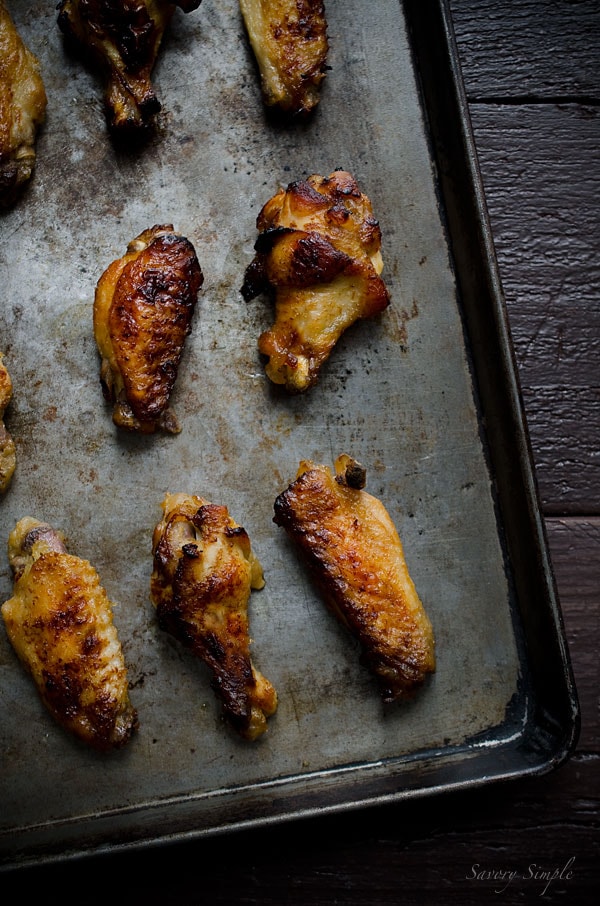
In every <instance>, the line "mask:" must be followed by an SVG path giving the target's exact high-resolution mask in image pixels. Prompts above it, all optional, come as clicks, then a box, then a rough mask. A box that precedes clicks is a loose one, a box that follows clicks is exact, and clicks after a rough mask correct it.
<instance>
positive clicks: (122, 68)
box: [58, 0, 201, 133]
mask: <svg viewBox="0 0 600 906" xmlns="http://www.w3.org/2000/svg"><path fill="white" fill-rule="evenodd" d="M200 3H201V0H174V2H172V3H170V2H166V0H61V2H60V3H59V5H58V10H59V14H58V26H59V28H60V30H61V31H62V32H63V34H64V35H65V36H66V37H67V38H68V39H70V40H71V41H72V42H73V43H74V44H75V45H76V46H78V47H79V49H80V50H81V51H82V52H83V53H84V54H86V55H91V58H92V60H93V61H94V63H95V64H96V66H97V67H98V68H99V69H100V70H101V71H102V73H103V74H104V77H105V91H104V100H105V105H106V112H107V118H108V123H109V127H110V129H112V130H114V131H115V132H117V133H120V132H123V131H132V130H133V131H137V130H139V129H141V128H144V127H146V126H148V124H149V123H150V122H151V120H152V118H153V116H154V114H156V113H157V112H158V111H159V110H160V107H161V105H160V101H159V100H158V98H157V96H156V93H155V91H154V88H153V86H152V82H151V76H152V71H153V69H154V64H155V62H156V58H157V56H158V52H159V50H160V46H161V44H162V40H163V37H164V33H165V30H166V29H167V27H168V25H169V23H170V21H171V19H172V17H173V13H174V12H175V8H176V7H177V6H179V7H180V8H181V9H182V10H183V11H184V12H186V13H187V12H191V11H192V10H194V9H197V8H198V6H200Z"/></svg>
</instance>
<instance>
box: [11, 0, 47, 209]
mask: <svg viewBox="0 0 600 906" xmlns="http://www.w3.org/2000/svg"><path fill="white" fill-rule="evenodd" d="M46 103H47V99H46V90H45V88H44V83H43V80H42V76H41V73H40V65H39V62H38V60H37V58H36V57H35V56H34V55H33V54H32V53H31V51H30V50H28V48H27V47H26V46H25V44H24V43H23V41H22V39H21V37H20V35H19V33H18V32H17V30H16V28H15V25H14V22H13V20H12V18H11V16H10V14H9V12H8V10H7V9H6V6H5V5H4V3H3V0H0V207H8V206H9V205H11V204H13V202H14V201H15V199H16V197H17V195H18V193H19V191H20V189H21V188H22V187H23V186H24V184H25V183H27V182H28V180H29V179H30V178H31V175H32V173H33V169H34V166H35V141H36V137H37V131H38V128H39V127H40V126H41V124H42V123H43V122H44V119H45V117H46Z"/></svg>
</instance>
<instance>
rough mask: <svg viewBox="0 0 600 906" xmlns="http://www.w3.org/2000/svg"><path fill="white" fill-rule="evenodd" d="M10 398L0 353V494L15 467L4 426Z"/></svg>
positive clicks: (7, 376)
mask: <svg viewBox="0 0 600 906" xmlns="http://www.w3.org/2000/svg"><path fill="white" fill-rule="evenodd" d="M11 398H12V381H11V379H10V374H9V373H8V370H7V368H6V365H5V364H4V362H3V361H2V353H0V494H3V493H4V492H5V491H6V489H7V488H8V486H9V484H10V481H11V478H12V477H13V473H14V471H15V466H16V452H15V442H14V441H13V439H12V437H11V436H10V434H9V433H8V431H7V430H6V427H5V425H4V413H5V411H6V408H7V406H8V404H9V403H10V401H11Z"/></svg>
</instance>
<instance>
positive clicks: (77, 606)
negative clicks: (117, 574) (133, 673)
mask: <svg viewBox="0 0 600 906" xmlns="http://www.w3.org/2000/svg"><path fill="white" fill-rule="evenodd" d="M8 557H9V562H10V565H11V568H12V571H13V575H14V591H13V596H12V598H10V599H9V600H8V601H5V603H4V604H3V605H2V616H3V618H4V623H5V626H6V631H7V633H8V637H9V639H10V641H11V644H12V646H13V648H14V649H15V651H16V653H17V655H18V657H19V659H20V660H21V662H22V663H23V665H24V666H25V668H26V669H27V671H28V672H29V673H30V674H31V676H32V678H33V680H34V682H35V685H36V687H37V689H38V692H39V694H40V696H41V699H42V701H43V702H44V704H45V706H46V707H47V708H48V710H49V711H50V713H51V714H52V716H53V717H54V718H55V720H56V721H57V722H58V723H59V724H60V725H61V726H62V727H63V728H64V729H65V730H67V731H68V732H70V733H72V734H73V735H74V736H76V737H77V738H78V739H80V740H81V741H83V742H84V743H86V744H88V745H90V746H92V747H93V748H95V749H98V750H100V751H108V750H111V749H115V748H120V747H121V746H123V745H125V743H126V742H127V741H128V739H129V738H130V737H131V735H132V733H133V732H134V730H135V729H136V727H137V714H136V711H135V709H134V708H133V707H132V705H131V702H130V700H129V690H128V684H127V671H126V667H125V662H124V658H123V652H122V649H121V644H120V641H119V637H118V634H117V629H116V627H115V625H114V623H113V616H112V605H111V602H110V601H109V600H108V598H107V596H106V592H105V590H104V589H103V588H102V586H101V585H100V580H99V577H98V574H97V573H96V571H95V569H94V568H93V566H92V565H91V564H90V563H89V562H88V561H87V560H82V559H80V558H79V557H76V556H74V555H72V554H69V553H68V552H67V549H66V547H65V544H64V540H63V536H62V534H61V533H60V532H57V531H55V530H54V529H53V528H52V527H51V526H49V525H47V524H46V523H43V522H39V521H38V520H37V519H33V518H31V517H25V518H24V519H21V520H20V521H19V522H18V523H17V525H16V527H15V528H14V529H13V531H12V532H11V534H10V536H9V539H8Z"/></svg>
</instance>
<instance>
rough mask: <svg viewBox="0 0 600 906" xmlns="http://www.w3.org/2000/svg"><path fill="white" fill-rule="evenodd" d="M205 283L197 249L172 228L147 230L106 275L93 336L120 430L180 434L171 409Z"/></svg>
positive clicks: (97, 297) (99, 293)
mask: <svg viewBox="0 0 600 906" xmlns="http://www.w3.org/2000/svg"><path fill="white" fill-rule="evenodd" d="M203 280H204V277H203V274H202V271H201V268H200V265H199V263H198V259H197V257H196V252H195V251H194V247H193V246H192V244H191V242H189V241H188V240H187V239H185V238H184V237H183V236H180V235H179V234H177V233H174V232H173V227H172V225H171V224H167V225H166V226H154V227H152V228H151V229H149V230H145V231H144V232H143V233H141V234H140V235H139V236H138V237H137V238H136V239H134V240H133V241H132V242H130V243H129V246H128V247H127V253H126V254H125V255H124V256H123V257H122V258H119V259H117V260H116V261H113V263H112V264H111V265H110V266H109V267H108V268H107V269H106V270H105V271H104V273H103V274H102V276H101V277H100V280H99V281H98V285H97V287H96V293H95V298H94V336H95V338H96V343H97V346H98V350H99V352H100V355H101V358H102V365H101V369H100V380H101V384H102V389H103V393H104V396H105V398H106V400H107V401H108V402H111V403H113V405H114V408H113V421H114V423H115V424H116V425H118V426H120V427H122V428H127V429H129V430H131V431H138V432H140V433H143V434H149V433H152V432H153V431H156V430H157V429H158V428H161V429H162V430H164V431H167V432H169V433H172V434H175V433H177V432H178V431H179V430H180V427H179V424H178V422H177V419H176V418H175V416H174V415H173V413H172V412H171V410H170V409H169V405H168V404H169V398H170V395H171V392H172V390H173V386H174V384H175V381H176V379H177V373H178V369H179V363H180V360H181V355H182V352H183V347H184V343H185V339H186V337H187V336H188V334H189V333H190V331H191V321H192V316H193V314H194V309H195V307H196V302H197V296H198V291H199V289H200V287H201V286H202V283H203Z"/></svg>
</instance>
